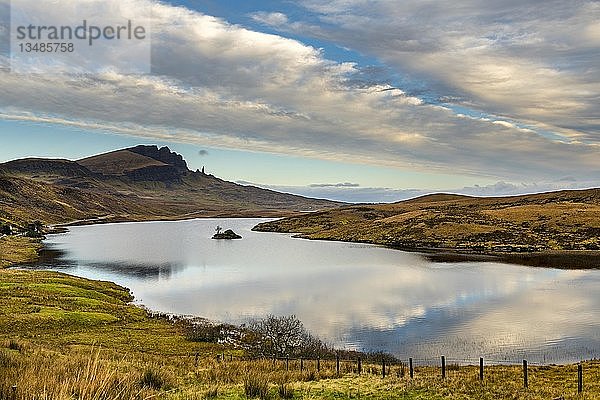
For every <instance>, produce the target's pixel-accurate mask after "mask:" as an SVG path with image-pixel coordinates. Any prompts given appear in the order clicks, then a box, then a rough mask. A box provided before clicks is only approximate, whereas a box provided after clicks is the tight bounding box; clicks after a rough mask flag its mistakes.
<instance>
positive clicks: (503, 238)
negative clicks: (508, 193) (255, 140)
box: [254, 189, 600, 268]
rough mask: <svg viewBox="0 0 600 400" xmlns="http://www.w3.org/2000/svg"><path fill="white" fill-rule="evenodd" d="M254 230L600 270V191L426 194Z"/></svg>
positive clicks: (291, 219)
mask: <svg viewBox="0 0 600 400" xmlns="http://www.w3.org/2000/svg"><path fill="white" fill-rule="evenodd" d="M254 230H257V231H268V232H287V233H298V236H299V237H303V238H308V239H324V240H341V241H349V242H363V243H373V244H382V245H386V246H391V247H395V248H400V249H404V250H410V251H421V252H436V253H437V255H436V256H431V257H435V258H437V259H447V260H455V259H462V258H471V259H480V258H481V257H477V256H481V255H491V256H499V257H501V258H503V259H507V260H509V261H514V262H523V263H526V264H532V265H549V264H551V265H553V266H568V267H578V268H579V267H590V266H593V267H600V251H599V250H600V189H589V190H578V191H559V192H552V193H541V194H533V195H524V196H514V197H493V198H477V197H468V196H457V195H446V194H441V195H428V196H423V197H419V198H416V199H411V200H407V201H402V202H399V203H394V204H382V205H354V206H345V207H341V208H338V209H334V210H328V211H322V212H317V213H311V214H304V215H300V216H293V217H289V218H285V219H282V220H279V221H274V222H267V223H264V224H260V225H258V226H256V227H255V228H254ZM458 253H460V254H466V255H467V256H465V257H458ZM484 258H485V257H484Z"/></svg>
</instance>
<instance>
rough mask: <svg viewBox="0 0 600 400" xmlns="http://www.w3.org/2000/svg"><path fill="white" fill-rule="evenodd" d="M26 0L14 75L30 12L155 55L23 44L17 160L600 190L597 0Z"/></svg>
mask: <svg viewBox="0 0 600 400" xmlns="http://www.w3.org/2000/svg"><path fill="white" fill-rule="evenodd" d="M7 4H8V2H7V0H0V13H2V14H0V66H1V65H6V64H7V63H8V61H7V59H6V57H7V56H10V55H11V54H9V52H7V51H6V50H5V51H2V48H3V47H2V43H6V40H5V39H6V37H7V35H8V32H9V31H8V30H7V29H1V28H2V24H4V25H5V26H8V23H7V21H8V20H9V19H10V17H11V16H12V17H13V18H14V17H15V15H17V14H16V13H15V9H16V8H18V9H19V14H18V15H19V16H20V17H22V15H30V14H32V13H35V12H39V13H40V14H43V15H45V16H50V17H52V16H53V15H54V16H56V18H59V17H60V18H61V20H68V21H74V22H73V23H77V22H78V21H81V20H82V18H84V17H83V16H82V9H83V8H82V7H83V5H85V6H86V7H88V8H89V9H92V10H96V11H97V14H98V15H101V14H102V12H106V10H110V12H111V13H112V16H113V17H115V18H116V17H119V16H120V15H121V14H122V15H123V16H127V17H128V18H132V19H135V18H136V17H138V19H139V20H142V18H144V19H145V20H148V21H150V24H149V25H150V26H151V40H150V44H151V52H150V57H149V61H148V64H149V67H150V68H149V72H139V73H136V72H133V73H132V72H131V71H124V70H123V68H122V67H123V64H122V60H123V59H124V58H126V57H127V56H129V57H134V58H136V60H137V61H140V60H141V61H143V60H144V53H143V51H142V50H143V49H142V50H139V49H136V50H135V51H129V52H128V53H124V52H123V51H122V50H120V49H118V48H117V47H116V46H111V45H112V44H113V43H114V42H104V44H105V45H106V46H104V47H102V46H99V47H94V48H93V51H91V52H89V53H86V56H85V57H81V58H80V59H79V60H78V62H80V63H81V65H82V68H83V67H86V68H89V67H90V66H92V67H93V68H95V69H94V70H93V73H90V72H89V71H88V72H87V73H81V72H78V71H73V70H72V69H66V68H65V69H64V70H61V68H63V65H62V64H60V63H57V62H52V61H55V60H52V59H50V61H48V60H49V59H48V58H46V59H44V60H42V61H38V60H37V59H33V61H32V59H26V60H25V59H23V58H22V57H21V58H19V59H15V58H14V53H15V52H14V50H13V53H12V55H13V59H12V61H11V67H12V71H11V70H9V69H6V68H4V69H1V68H0V140H1V142H0V143H1V144H0V162H2V161H7V160H10V159H15V158H21V157H26V156H40V157H60V158H68V159H77V158H81V157H85V156H89V155H92V154H98V153H102V152H105V151H109V150H114V149H117V148H122V147H128V146H133V145H136V144H140V143H144V144H158V145H161V146H162V145H168V146H169V147H170V148H171V149H172V150H174V151H177V152H179V153H181V154H182V155H183V156H184V157H185V158H186V160H187V161H188V164H189V166H190V167H191V168H193V169H196V168H202V167H203V166H206V169H207V171H208V172H210V173H213V174H215V175H217V176H219V177H222V178H224V179H228V180H231V181H237V182H240V183H244V184H257V185H261V186H263V187H268V188H273V189H276V190H282V191H286V192H291V193H298V194H303V195H309V196H315V197H326V198H332V199H336V200H344V201H360V202H390V201H397V200H401V199H404V198H409V197H414V196H417V195H420V194H424V193H429V192H433V191H451V192H459V193H465V194H474V195H486V196H487V195H512V194H519V193H532V192H539V191H547V190H555V189H562V188H586V187H598V186H600V157H599V154H600V153H599V150H600V135H599V133H600V71H599V68H600V67H599V65H600V22H599V21H600V2H598V1H577V0H574V1H570V2H565V1H553V0H544V1H538V0H520V1H515V0H499V1H495V2H489V1H483V0H455V1H433V0H404V1H402V2H398V1H392V0H389V1H388V0H380V1H372V0H369V1H367V0H333V1H329V2H320V1H314V0H300V1H294V2H292V1H286V0H284V1H227V2H223V1H208V0H178V1H170V2H168V1H163V2H156V1H153V0H79V1H77V2H75V1H68V0H57V1H52V2H49V1H39V0H13V2H12V14H11V13H10V11H11V10H10V9H9V8H8V6H7ZM27 10H29V13H28V11H27ZM9 14H10V15H9ZM50 17H48V18H50ZM13 25H14V19H13ZM3 38H4V40H3ZM138 50H139V52H138ZM2 54H4V55H2ZM3 57H4V59H3ZM21 64H23V65H25V64H27V67H28V68H33V69H32V71H33V72H35V73H30V72H31V71H30V72H27V73H23V72H15V71H18V70H19V67H22V66H23V65H21ZM57 65H58V66H57ZM57 69H58V70H57Z"/></svg>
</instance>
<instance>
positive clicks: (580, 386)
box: [577, 363, 583, 393]
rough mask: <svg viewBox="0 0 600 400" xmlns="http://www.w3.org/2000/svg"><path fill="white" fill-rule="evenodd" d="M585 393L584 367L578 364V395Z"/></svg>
mask: <svg viewBox="0 0 600 400" xmlns="http://www.w3.org/2000/svg"><path fill="white" fill-rule="evenodd" d="M581 392H583V366H582V365H581V363H579V364H577V393H581Z"/></svg>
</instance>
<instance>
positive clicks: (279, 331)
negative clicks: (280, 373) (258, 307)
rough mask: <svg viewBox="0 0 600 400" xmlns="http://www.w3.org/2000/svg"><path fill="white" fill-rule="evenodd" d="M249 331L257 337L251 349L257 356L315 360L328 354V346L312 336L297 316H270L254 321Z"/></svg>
mask: <svg viewBox="0 0 600 400" xmlns="http://www.w3.org/2000/svg"><path fill="white" fill-rule="evenodd" d="M249 329H250V330H251V331H252V332H254V333H255V334H256V336H257V338H256V340H255V343H254V348H253V349H251V350H253V351H254V353H255V354H256V355H260V356H266V357H273V356H275V357H307V358H311V357H312V358H315V357H317V356H321V355H324V354H327V353H328V349H327V346H325V344H323V342H322V341H321V340H319V339H318V338H317V337H315V336H313V335H311V334H310V333H309V332H308V331H307V330H306V328H304V325H303V324H302V322H301V321H300V320H299V319H298V318H297V317H296V316H295V315H288V316H275V315H268V316H267V317H265V318H263V319H260V320H256V321H253V322H252V323H251V324H250V326H249Z"/></svg>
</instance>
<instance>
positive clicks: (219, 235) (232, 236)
mask: <svg viewBox="0 0 600 400" xmlns="http://www.w3.org/2000/svg"><path fill="white" fill-rule="evenodd" d="M212 238H213V239H241V238H242V237H241V236H240V235H238V234H237V233H235V232H234V231H232V230H231V229H227V230H226V231H225V232H222V233H217V234H215V235H214V236H213V237H212Z"/></svg>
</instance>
